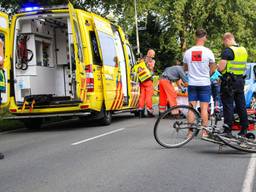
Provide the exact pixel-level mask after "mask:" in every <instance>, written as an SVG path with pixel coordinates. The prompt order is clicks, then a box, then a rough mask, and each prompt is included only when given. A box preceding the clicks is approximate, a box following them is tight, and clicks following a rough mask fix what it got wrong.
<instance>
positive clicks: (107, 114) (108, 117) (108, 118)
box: [100, 109, 112, 125]
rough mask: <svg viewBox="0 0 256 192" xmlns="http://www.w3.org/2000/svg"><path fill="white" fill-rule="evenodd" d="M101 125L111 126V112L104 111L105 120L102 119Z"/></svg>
mask: <svg viewBox="0 0 256 192" xmlns="http://www.w3.org/2000/svg"><path fill="white" fill-rule="evenodd" d="M100 121H101V122H100V124H101V125H110V124H111V122H112V113H111V111H106V110H105V109H103V118H102V119H100Z"/></svg>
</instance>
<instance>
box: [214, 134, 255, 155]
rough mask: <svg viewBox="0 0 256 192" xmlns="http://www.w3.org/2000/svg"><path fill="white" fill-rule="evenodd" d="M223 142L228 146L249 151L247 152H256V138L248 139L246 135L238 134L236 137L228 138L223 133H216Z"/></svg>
mask: <svg viewBox="0 0 256 192" xmlns="http://www.w3.org/2000/svg"><path fill="white" fill-rule="evenodd" d="M216 136H217V137H218V138H219V139H220V140H221V141H222V142H223V143H225V144H226V145H227V146H229V147H231V148H233V149H236V150H239V151H243V152H247V153H256V140H252V139H247V138H245V137H240V136H236V137H234V138H227V137H224V136H221V135H216Z"/></svg>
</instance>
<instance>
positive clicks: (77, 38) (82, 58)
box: [74, 22, 84, 62]
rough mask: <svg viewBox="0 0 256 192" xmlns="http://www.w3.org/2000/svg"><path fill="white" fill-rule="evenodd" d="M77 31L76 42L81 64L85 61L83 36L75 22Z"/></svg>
mask: <svg viewBox="0 0 256 192" xmlns="http://www.w3.org/2000/svg"><path fill="white" fill-rule="evenodd" d="M74 24H75V31H76V41H77V48H78V57H79V60H80V61H81V62H83V61H84V57H83V48H82V40H81V35H80V32H79V28H78V25H77V23H76V22H75V23H74Z"/></svg>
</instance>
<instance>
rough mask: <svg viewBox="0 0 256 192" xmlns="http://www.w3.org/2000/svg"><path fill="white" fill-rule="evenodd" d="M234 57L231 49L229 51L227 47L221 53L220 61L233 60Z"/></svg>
mask: <svg viewBox="0 0 256 192" xmlns="http://www.w3.org/2000/svg"><path fill="white" fill-rule="evenodd" d="M234 58H235V55H234V52H233V50H232V49H230V48H229V47H227V48H225V49H224V51H223V52H222V53H221V59H223V60H227V61H230V60H234Z"/></svg>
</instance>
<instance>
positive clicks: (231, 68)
mask: <svg viewBox="0 0 256 192" xmlns="http://www.w3.org/2000/svg"><path fill="white" fill-rule="evenodd" d="M245 69H246V67H245V68H235V67H230V68H229V70H232V71H242V72H244V70H245Z"/></svg>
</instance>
